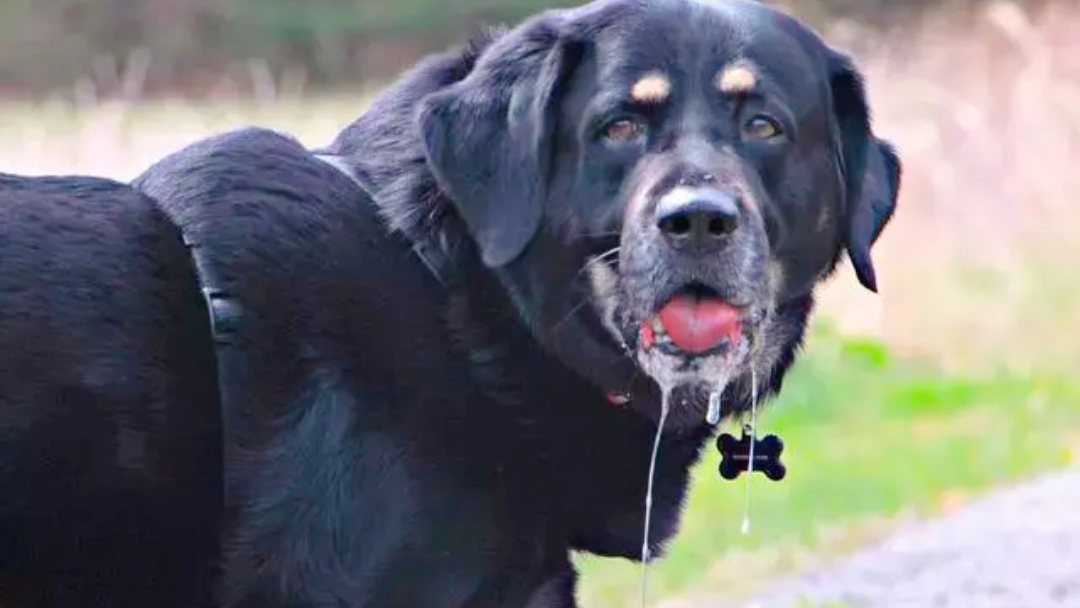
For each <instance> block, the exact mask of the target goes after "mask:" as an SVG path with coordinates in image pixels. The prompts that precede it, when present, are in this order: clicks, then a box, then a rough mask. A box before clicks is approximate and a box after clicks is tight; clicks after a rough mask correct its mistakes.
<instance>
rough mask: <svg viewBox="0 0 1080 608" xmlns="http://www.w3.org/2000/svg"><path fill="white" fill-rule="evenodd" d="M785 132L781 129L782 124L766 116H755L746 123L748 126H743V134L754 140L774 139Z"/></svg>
mask: <svg viewBox="0 0 1080 608" xmlns="http://www.w3.org/2000/svg"><path fill="white" fill-rule="evenodd" d="M783 132H784V131H783V129H781V128H780V123H778V122H776V120H775V119H773V118H772V117H769V116H766V115H764V114H755V115H754V116H753V117H752V118H751V119H750V120H748V121H746V125H745V126H743V133H744V134H745V135H746V137H749V138H752V139H772V138H774V137H778V136H779V135H780V134H782V133H783Z"/></svg>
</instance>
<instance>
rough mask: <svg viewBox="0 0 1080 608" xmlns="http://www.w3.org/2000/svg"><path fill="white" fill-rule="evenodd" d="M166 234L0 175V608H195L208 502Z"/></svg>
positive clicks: (189, 354)
mask: <svg viewBox="0 0 1080 608" xmlns="http://www.w3.org/2000/svg"><path fill="white" fill-rule="evenodd" d="M216 378H217V376H216V369H215V362H214V353H213V345H212V342H211V338H210V333H209V327H208V318H207V313H206V308H205V306H204V305H203V302H202V299H201V295H200V293H199V290H198V282H197V279H196V276H195V274H194V268H193V264H192V262H191V259H190V257H189V255H188V253H187V251H186V250H185V247H184V244H183V241H182V239H181V236H180V234H179V232H178V230H177V228H176V227H175V226H174V225H173V224H172V223H171V222H170V221H169V220H168V218H167V217H166V216H165V214H164V213H163V212H162V211H161V210H160V209H158V207H157V205H156V204H155V203H154V201H152V200H151V199H149V198H148V197H146V196H144V195H142V194H139V193H137V192H136V191H134V190H133V189H132V188H130V187H129V186H126V185H124V184H120V183H118V182H114V181H111V180H106V179H99V178H89V177H17V176H11V175H0V605H3V606H22V605H26V606H42V605H44V606H49V605H68V606H71V605H78V606H115V607H119V606H131V607H133V608H134V607H142V606H193V605H208V604H210V603H211V602H212V598H211V597H210V595H209V594H210V593H211V589H212V578H211V577H212V573H211V572H210V571H209V569H210V567H211V565H212V564H213V563H214V560H213V559H212V556H214V555H216V552H217V544H218V540H217V539H218V523H217V519H218V517H219V512H220V505H221V501H222V497H221V495H222V479H221V438H220V434H221V431H220V422H219V421H220V413H219V408H218V398H217V393H216V390H217V387H216Z"/></svg>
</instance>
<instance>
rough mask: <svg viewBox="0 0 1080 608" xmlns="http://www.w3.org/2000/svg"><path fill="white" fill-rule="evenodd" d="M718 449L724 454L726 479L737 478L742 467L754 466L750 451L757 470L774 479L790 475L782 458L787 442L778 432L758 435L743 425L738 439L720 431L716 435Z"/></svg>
mask: <svg viewBox="0 0 1080 608" xmlns="http://www.w3.org/2000/svg"><path fill="white" fill-rule="evenodd" d="M751 448H752V449H751ZM716 449H717V450H718V451H719V452H720V457H721V460H720V467H719V468H720V477H723V478H724V479H727V480H732V479H735V478H737V477H738V476H739V475H741V474H742V473H743V471H746V470H749V469H751V466H750V458H751V452H752V453H753V470H754V471H760V472H762V473H763V474H764V475H765V476H766V477H768V478H769V479H770V480H772V481H780V480H781V479H783V478H784V476H785V475H787V467H785V466H784V463H782V462H780V455H781V454H782V453H783V451H784V442H783V441H781V440H780V438H779V437H777V436H776V435H765V436H764V437H762V438H760V439H758V438H757V437H754V436H753V435H752V434H747V432H746V429H743V433H742V437H740V438H738V439H736V438H735V437H734V436H733V435H729V434H728V433H721V434H720V436H719V437H717V438H716Z"/></svg>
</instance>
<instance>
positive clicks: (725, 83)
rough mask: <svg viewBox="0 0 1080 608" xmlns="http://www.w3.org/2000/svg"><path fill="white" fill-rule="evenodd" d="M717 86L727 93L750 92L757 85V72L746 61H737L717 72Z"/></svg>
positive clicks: (715, 82) (714, 82) (715, 81)
mask: <svg viewBox="0 0 1080 608" xmlns="http://www.w3.org/2000/svg"><path fill="white" fill-rule="evenodd" d="M713 84H715V85H716V88H717V89H718V90H719V91H720V92H721V93H724V94H726V95H738V94H740V93H749V92H750V91H752V90H753V89H754V87H756V86H757V74H755V73H754V70H753V67H752V66H751V65H750V64H749V63H747V62H746V61H742V60H739V61H735V62H732V63H731V64H729V65H727V66H725V67H724V69H722V70H720V71H719V72H717V73H716V79H715V80H714V81H713Z"/></svg>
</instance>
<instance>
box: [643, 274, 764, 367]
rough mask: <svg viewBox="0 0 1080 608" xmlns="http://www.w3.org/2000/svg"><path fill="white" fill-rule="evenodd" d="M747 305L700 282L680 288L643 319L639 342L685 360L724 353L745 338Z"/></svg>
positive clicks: (728, 351)
mask: <svg viewBox="0 0 1080 608" xmlns="http://www.w3.org/2000/svg"><path fill="white" fill-rule="evenodd" d="M746 316H747V307H745V306H737V305H734V304H732V303H730V302H728V301H726V300H724V299H723V298H722V297H720V294H719V293H717V291H716V290H714V289H712V288H710V287H708V286H707V285H704V284H701V283H691V284H689V285H686V286H685V287H683V288H681V289H679V290H677V291H676V292H675V293H674V294H672V295H671V296H670V297H669V298H668V299H667V300H666V301H664V302H663V304H662V305H661V306H660V307H659V308H658V309H657V311H656V313H655V314H653V315H652V316H651V317H649V318H647V319H645V320H643V321H642V322H641V325H640V328H639V330H638V346H639V349H640V350H642V351H651V350H656V351H659V352H660V353H663V354H665V355H669V356H672V357H678V358H682V359H686V360H690V359H694V358H700V357H712V356H721V357H723V356H725V355H728V354H730V353H731V352H732V351H733V350H734V349H736V348H737V347H738V346H740V343H741V342H742V341H743V340H745V339H746V333H745V332H744V318H745V317H746Z"/></svg>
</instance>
